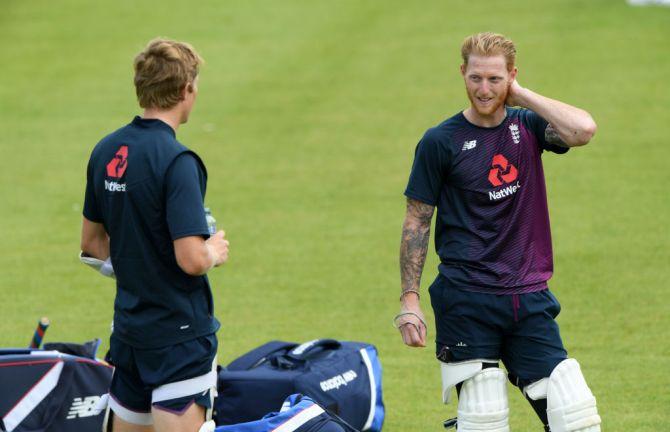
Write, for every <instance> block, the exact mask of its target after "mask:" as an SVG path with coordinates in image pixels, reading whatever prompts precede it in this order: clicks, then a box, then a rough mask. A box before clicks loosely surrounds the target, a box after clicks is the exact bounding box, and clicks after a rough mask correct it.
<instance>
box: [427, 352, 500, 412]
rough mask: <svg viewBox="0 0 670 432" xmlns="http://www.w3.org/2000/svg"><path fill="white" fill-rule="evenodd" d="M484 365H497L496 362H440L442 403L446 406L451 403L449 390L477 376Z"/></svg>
mask: <svg viewBox="0 0 670 432" xmlns="http://www.w3.org/2000/svg"><path fill="white" fill-rule="evenodd" d="M484 362H486V363H497V362H498V361H497V360H483V359H478V360H468V361H464V362H459V363H444V362H440V372H441V373H442V402H444V403H445V404H448V403H449V402H451V390H452V389H453V388H454V387H455V386H456V384H460V383H462V382H463V381H465V380H466V379H468V378H472V377H473V376H475V375H477V373H478V372H479V371H481V370H482V369H483V367H484Z"/></svg>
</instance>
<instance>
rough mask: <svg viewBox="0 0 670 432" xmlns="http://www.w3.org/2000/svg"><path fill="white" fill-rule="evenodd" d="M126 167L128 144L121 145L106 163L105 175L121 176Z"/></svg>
mask: <svg viewBox="0 0 670 432" xmlns="http://www.w3.org/2000/svg"><path fill="white" fill-rule="evenodd" d="M126 168H128V146H125V145H124V146H121V147H120V148H119V150H118V151H117V152H116V154H115V155H114V158H113V159H112V160H111V161H109V163H108V164H107V177H111V178H121V177H123V174H124V173H125V172H126Z"/></svg>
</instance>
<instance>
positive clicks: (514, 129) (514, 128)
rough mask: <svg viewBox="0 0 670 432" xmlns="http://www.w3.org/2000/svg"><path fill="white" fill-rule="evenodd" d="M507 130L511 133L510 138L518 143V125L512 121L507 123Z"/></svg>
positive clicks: (519, 140) (519, 139)
mask: <svg viewBox="0 0 670 432" xmlns="http://www.w3.org/2000/svg"><path fill="white" fill-rule="evenodd" d="M509 131H510V132H511V133H512V140H513V141H514V144H519V143H520V142H521V133H520V132H519V125H518V124H516V123H512V124H511V125H509Z"/></svg>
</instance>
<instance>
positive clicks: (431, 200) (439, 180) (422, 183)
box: [405, 131, 448, 206]
mask: <svg viewBox="0 0 670 432" xmlns="http://www.w3.org/2000/svg"><path fill="white" fill-rule="evenodd" d="M434 135H435V134H434V132H432V131H428V132H427V133H426V134H425V135H424V136H423V138H422V139H421V141H419V143H418V144H417V146H416V150H415V152H414V163H413V164H412V172H411V173H410V175H409V181H408V183H407V188H406V189H405V196H407V197H408V198H412V199H416V200H418V201H421V202H423V203H426V204H430V205H432V206H436V205H437V203H438V201H439V198H440V193H441V191H442V187H443V184H444V178H445V177H446V174H447V172H448V166H447V164H448V157H447V156H448V155H447V154H446V151H445V149H444V146H443V145H442V143H441V141H440V140H439V139H438V138H437V137H435V136H434Z"/></svg>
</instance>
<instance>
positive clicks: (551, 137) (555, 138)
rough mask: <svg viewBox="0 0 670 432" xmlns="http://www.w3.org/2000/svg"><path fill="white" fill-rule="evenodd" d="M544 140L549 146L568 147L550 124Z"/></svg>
mask: <svg viewBox="0 0 670 432" xmlns="http://www.w3.org/2000/svg"><path fill="white" fill-rule="evenodd" d="M544 140H545V141H546V142H547V143H549V144H553V145H557V146H559V147H568V145H567V144H566V143H565V142H564V141H563V140H562V139H561V137H560V136H559V135H558V132H556V130H555V129H554V128H553V127H552V126H551V125H550V124H548V125H547V128H546V129H545V130H544Z"/></svg>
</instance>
